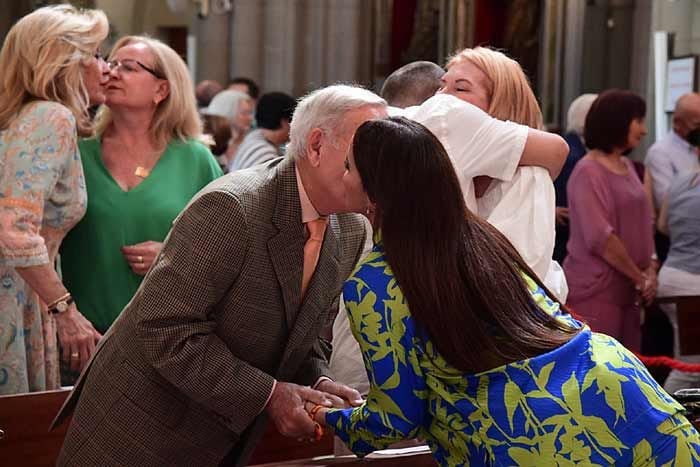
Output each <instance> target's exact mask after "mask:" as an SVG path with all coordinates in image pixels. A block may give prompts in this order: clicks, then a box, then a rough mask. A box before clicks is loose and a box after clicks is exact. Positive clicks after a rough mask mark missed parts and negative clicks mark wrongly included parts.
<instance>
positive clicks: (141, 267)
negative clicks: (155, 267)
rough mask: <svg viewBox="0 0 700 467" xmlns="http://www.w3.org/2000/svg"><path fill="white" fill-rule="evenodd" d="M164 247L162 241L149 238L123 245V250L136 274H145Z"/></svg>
mask: <svg viewBox="0 0 700 467" xmlns="http://www.w3.org/2000/svg"><path fill="white" fill-rule="evenodd" d="M162 248H163V244H162V243H161V242H154V241H153V240H149V241H147V242H141V243H137V244H135V245H126V246H123V247H122V248H121V250H122V254H123V255H124V259H126V262H127V263H129V267H130V268H131V270H132V271H134V274H138V275H139V276H145V275H146V273H147V272H148V270H149V269H150V268H151V265H152V264H153V261H155V259H156V257H158V253H160V250H161V249H162Z"/></svg>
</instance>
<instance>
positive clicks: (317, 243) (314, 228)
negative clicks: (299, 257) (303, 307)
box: [301, 217, 328, 297]
mask: <svg viewBox="0 0 700 467" xmlns="http://www.w3.org/2000/svg"><path fill="white" fill-rule="evenodd" d="M326 225H328V219H327V218H325V217H319V218H318V219H314V220H312V221H309V222H307V223H306V229H307V230H308V231H309V238H308V239H307V240H306V243H305V244H304V272H303V273H302V276H301V295H302V297H303V296H304V293H305V292H306V287H308V285H309V281H311V276H313V275H314V269H316V264H317V263H318V257H319V255H320V254H321V245H322V244H323V234H325V233H326Z"/></svg>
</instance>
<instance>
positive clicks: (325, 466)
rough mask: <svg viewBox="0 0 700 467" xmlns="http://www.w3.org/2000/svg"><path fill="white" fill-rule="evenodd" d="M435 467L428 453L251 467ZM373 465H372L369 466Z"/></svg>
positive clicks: (325, 459)
mask: <svg viewBox="0 0 700 467" xmlns="http://www.w3.org/2000/svg"><path fill="white" fill-rule="evenodd" d="M368 464H370V466H369V467H437V463H436V462H435V459H434V458H433V455H432V454H430V453H416V454H411V455H408V456H405V455H404V456H387V457H378V456H377V457H366V458H364V459H358V458H356V457H355V456H339V457H334V456H327V457H323V458H307V459H296V460H291V461H286V462H274V463H269V464H257V465H254V466H251V467H339V466H340V467H362V466H368ZM371 464H374V465H371Z"/></svg>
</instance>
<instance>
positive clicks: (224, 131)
mask: <svg viewBox="0 0 700 467" xmlns="http://www.w3.org/2000/svg"><path fill="white" fill-rule="evenodd" d="M253 109H254V106H253V100H252V99H251V98H250V96H249V95H247V94H245V93H243V92H240V91H233V90H226V91H221V92H220V93H218V94H217V95H216V96H214V98H213V99H212V100H211V103H210V104H209V106H208V107H207V108H206V109H202V115H203V116H204V132H205V133H207V134H208V135H210V136H211V137H212V139H213V140H214V145H213V147H212V152H213V153H214V156H216V160H217V162H218V163H219V166H221V169H222V170H223V171H224V172H228V169H229V167H230V166H231V163H232V162H233V159H234V157H236V153H237V152H238V147H239V146H240V145H241V143H242V142H243V138H245V136H246V135H247V134H248V132H249V131H250V127H251V126H252V124H253Z"/></svg>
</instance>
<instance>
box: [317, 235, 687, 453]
mask: <svg viewBox="0 0 700 467" xmlns="http://www.w3.org/2000/svg"><path fill="white" fill-rule="evenodd" d="M525 282H526V283H527V285H528V286H529V288H530V290H531V293H532V294H533V298H534V299H535V301H536V302H537V303H538V305H539V306H540V307H541V308H542V309H543V310H545V311H546V312H547V313H550V314H551V315H553V316H555V317H557V319H560V320H563V321H565V322H567V323H569V324H570V325H572V326H575V327H577V328H580V329H581V331H580V332H579V333H578V334H577V335H576V336H575V337H574V338H572V339H571V340H570V341H569V342H568V343H566V344H564V345H563V346H561V347H559V348H557V349H555V350H553V351H551V352H548V353H546V354H543V355H540V356H537V357H534V358H531V359H527V360H523V361H518V362H514V363H511V364H508V365H504V366H502V367H499V368H495V369H492V370H488V371H485V372H482V373H479V374H464V373H462V372H460V371H459V370H457V369H455V368H453V367H451V366H450V365H449V364H448V363H447V362H446V361H445V360H444V359H443V358H442V357H441V356H440V355H439V354H438V353H437V351H436V349H435V347H434V345H433V344H432V342H431V341H430V340H429V339H428V338H427V337H425V333H423V332H421V330H420V329H418V326H417V324H416V323H415V321H413V319H412V317H411V314H410V312H409V309H408V307H407V304H406V301H405V299H404V297H403V295H402V293H401V290H400V289H399V287H398V285H397V283H396V280H395V279H394V277H393V273H392V271H391V268H390V267H389V265H388V264H387V262H386V260H385V257H384V253H383V251H382V247H381V244H377V245H375V247H374V250H373V252H372V253H371V254H370V255H369V256H368V257H367V258H366V259H365V260H364V261H363V262H362V263H361V264H360V265H358V267H357V269H356V270H355V272H354V274H353V275H352V276H351V277H350V279H348V281H347V282H346V283H345V287H344V291H343V295H344V298H345V304H346V308H347V311H348V315H349V319H350V326H351V328H352V331H353V334H354V336H355V338H356V339H357V340H358V341H359V343H360V348H361V349H362V353H363V358H364V361H365V367H366V368H367V372H368V376H369V380H370V384H371V389H370V392H369V395H368V397H367V401H366V402H365V403H364V404H363V405H362V406H360V407H357V408H355V409H340V410H331V411H329V412H328V414H327V418H326V420H327V422H328V423H329V425H331V426H332V427H334V429H335V430H336V434H337V435H338V436H339V437H340V438H341V439H342V440H343V441H344V442H345V443H346V444H348V446H349V447H350V448H351V449H352V450H353V451H354V452H355V453H356V454H358V455H365V454H367V453H369V452H371V451H373V450H376V449H381V448H384V447H386V446H387V445H388V444H390V443H392V442H395V441H397V440H399V439H407V438H414V437H418V438H422V439H425V440H426V441H427V442H428V444H429V445H430V447H431V449H432V451H433V455H434V457H435V459H436V460H437V462H438V463H439V464H440V465H443V466H463V465H508V466H510V465H523V466H526V465H527V466H535V465H561V466H569V465H587V466H590V465H613V464H614V465H658V466H662V465H663V466H666V465H678V466H691V465H700V438H699V436H698V433H697V431H695V429H694V428H693V427H692V426H691V425H690V424H689V423H688V421H687V420H686V419H685V417H683V416H682V415H681V411H682V407H681V406H680V405H679V404H678V403H677V402H675V401H674V400H673V399H672V398H671V397H670V396H669V395H668V394H666V393H665V392H664V391H663V389H661V387H660V386H659V385H658V384H657V383H656V382H655V381H654V380H653V379H652V377H651V376H650V375H649V373H648V372H647V370H646V369H645V367H644V366H643V365H642V363H641V362H639V360H638V359H637V358H636V357H635V356H634V355H633V354H632V353H631V352H629V351H628V350H627V349H625V348H624V347H623V346H622V345H621V344H619V343H618V342H617V341H616V340H614V339H613V338H611V337H608V336H606V335H603V334H597V333H593V332H591V330H590V329H589V328H588V327H587V326H585V325H583V324H581V323H580V322H578V321H576V320H575V319H573V318H572V317H571V316H570V315H568V314H566V313H564V312H562V311H561V310H560V309H559V307H558V305H557V304H556V303H554V302H552V301H551V300H550V299H549V298H547V296H546V295H545V293H544V291H543V290H542V289H540V288H539V287H537V285H536V284H535V283H534V282H533V281H532V280H530V279H528V278H526V280H525Z"/></svg>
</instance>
